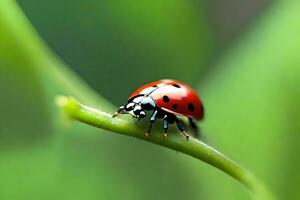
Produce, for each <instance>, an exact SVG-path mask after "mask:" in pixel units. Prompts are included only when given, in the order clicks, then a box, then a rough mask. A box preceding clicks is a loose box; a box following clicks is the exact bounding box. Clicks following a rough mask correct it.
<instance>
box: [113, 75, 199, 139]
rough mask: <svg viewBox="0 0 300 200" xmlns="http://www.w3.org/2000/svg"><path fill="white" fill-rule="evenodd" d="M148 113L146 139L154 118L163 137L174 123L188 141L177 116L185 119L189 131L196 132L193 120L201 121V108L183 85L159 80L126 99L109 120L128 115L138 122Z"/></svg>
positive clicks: (194, 93)
mask: <svg viewBox="0 0 300 200" xmlns="http://www.w3.org/2000/svg"><path fill="white" fill-rule="evenodd" d="M150 110H152V111H153V113H152V115H151V117H150V123H149V128H148V131H147V132H146V136H148V135H149V133H150V131H151V127H152V124H153V123H154V122H155V120H156V119H157V118H161V119H163V128H164V130H165V133H164V137H167V131H168V125H169V124H172V123H174V122H175V123H176V124H177V127H178V129H179V130H180V132H181V133H182V134H183V135H184V136H185V137H186V138H187V139H188V138H189V135H188V134H187V133H186V132H185V130H184V127H183V124H182V122H181V121H180V120H179V119H178V118H177V116H185V117H188V119H189V122H190V125H191V127H193V128H195V129H196V128H197V126H196V124H195V123H194V121H193V119H196V120H201V119H203V117H204V108H203V104H202V102H201V100H200V99H199V97H198V96H197V94H196V92H195V91H194V90H193V89H192V88H191V87H190V86H188V85H187V84H185V83H182V82H180V81H175V80H159V81H155V82H152V83H149V84H146V85H144V86H142V87H140V88H139V89H137V90H136V91H135V92H133V93H132V94H131V95H130V97H129V98H128V102H127V103H126V104H125V105H123V106H120V108H119V109H118V111H117V112H115V114H114V115H113V117H115V116H117V115H118V114H131V115H132V116H133V117H136V118H138V119H141V118H144V117H145V116H146V112H145V111H150Z"/></svg>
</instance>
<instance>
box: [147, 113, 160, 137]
mask: <svg viewBox="0 0 300 200" xmlns="http://www.w3.org/2000/svg"><path fill="white" fill-rule="evenodd" d="M157 113H158V111H157V110H155V111H154V112H153V113H152V115H151V117H150V122H149V127H148V131H147V132H146V133H145V136H149V134H150V132H151V128H152V124H153V123H154V122H155V120H156V116H157Z"/></svg>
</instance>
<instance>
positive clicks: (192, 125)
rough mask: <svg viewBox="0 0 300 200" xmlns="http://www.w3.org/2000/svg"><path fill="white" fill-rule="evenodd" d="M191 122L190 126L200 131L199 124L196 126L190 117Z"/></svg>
mask: <svg viewBox="0 0 300 200" xmlns="http://www.w3.org/2000/svg"><path fill="white" fill-rule="evenodd" d="M189 122H190V125H191V127H192V128H193V129H198V127H197V124H196V123H195V122H194V121H193V119H192V118H190V117H189Z"/></svg>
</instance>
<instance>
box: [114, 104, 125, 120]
mask: <svg viewBox="0 0 300 200" xmlns="http://www.w3.org/2000/svg"><path fill="white" fill-rule="evenodd" d="M124 111H125V107H124V106H120V107H119V109H118V110H117V111H116V112H115V113H114V114H113V116H112V117H113V118H114V117H116V116H118V115H119V114H121V113H124Z"/></svg>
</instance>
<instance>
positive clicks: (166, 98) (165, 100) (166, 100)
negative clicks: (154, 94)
mask: <svg viewBox="0 0 300 200" xmlns="http://www.w3.org/2000/svg"><path fill="white" fill-rule="evenodd" d="M163 101H164V102H166V103H168V102H169V101H170V99H169V97H168V96H166V95H165V96H163Z"/></svg>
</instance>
